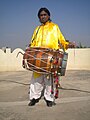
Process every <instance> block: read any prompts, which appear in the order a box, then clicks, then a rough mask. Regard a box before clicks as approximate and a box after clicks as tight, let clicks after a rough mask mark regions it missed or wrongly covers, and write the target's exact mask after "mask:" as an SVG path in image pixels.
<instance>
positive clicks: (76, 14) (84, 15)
mask: <svg viewBox="0 0 90 120" xmlns="http://www.w3.org/2000/svg"><path fill="white" fill-rule="evenodd" d="M41 7H46V8H48V9H49V11H50V13H51V20H52V21H53V22H54V23H56V24H58V25H59V27H60V30H61V32H62V33H63V35H64V37H65V39H67V40H69V41H71V42H73V41H74V42H75V43H76V45H79V44H80V43H81V44H82V45H83V46H87V47H90V0H0V48H2V47H5V46H6V47H9V48H12V49H15V48H22V49H23V50H24V49H25V48H26V46H27V45H28V44H29V43H30V40H31V37H32V34H33V31H34V29H35V28H36V27H37V26H38V25H40V22H39V19H38V17H37V13H38V10H39V9H40V8H41Z"/></svg>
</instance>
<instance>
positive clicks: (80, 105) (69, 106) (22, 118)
mask: <svg viewBox="0 0 90 120" xmlns="http://www.w3.org/2000/svg"><path fill="white" fill-rule="evenodd" d="M31 74H32V72H30V71H19V72H0V120H90V71H84V70H79V71H66V75H65V76H63V77H61V81H60V84H61V86H62V89H60V90H59V98H58V99H57V100H56V105H55V106H53V107H50V108H49V107H47V106H46V103H45V101H44V99H43V97H42V99H41V100H40V102H39V103H37V104H36V105H35V106H33V107H29V106H28V103H29V97H28V91H29V82H30V79H31Z"/></svg>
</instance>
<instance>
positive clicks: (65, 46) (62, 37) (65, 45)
mask: <svg viewBox="0 0 90 120" xmlns="http://www.w3.org/2000/svg"><path fill="white" fill-rule="evenodd" d="M57 30H58V40H59V42H60V44H61V45H62V47H63V48H64V50H66V49H67V48H68V44H69V43H68V42H66V40H65V38H64V36H63V34H62V33H61V31H60V29H59V27H58V26H57ZM59 47H60V45H59ZM60 48H61V47H60Z"/></svg>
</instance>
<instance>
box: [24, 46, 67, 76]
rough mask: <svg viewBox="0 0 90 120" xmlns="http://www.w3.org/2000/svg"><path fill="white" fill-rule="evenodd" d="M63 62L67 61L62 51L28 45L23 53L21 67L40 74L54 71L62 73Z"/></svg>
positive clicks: (63, 70)
mask: <svg viewBox="0 0 90 120" xmlns="http://www.w3.org/2000/svg"><path fill="white" fill-rule="evenodd" d="M65 62H67V61H66V57H65V55H64V53H63V52H61V51H59V50H52V49H48V48H41V47H30V48H28V49H26V51H25V53H24V55H23V67H24V68H26V69H28V70H31V71H34V72H37V73H42V74H49V73H51V72H55V71H56V72H58V73H59V74H60V75H64V73H65V69H66V66H65V65H66V63H65ZM63 72H64V73H63Z"/></svg>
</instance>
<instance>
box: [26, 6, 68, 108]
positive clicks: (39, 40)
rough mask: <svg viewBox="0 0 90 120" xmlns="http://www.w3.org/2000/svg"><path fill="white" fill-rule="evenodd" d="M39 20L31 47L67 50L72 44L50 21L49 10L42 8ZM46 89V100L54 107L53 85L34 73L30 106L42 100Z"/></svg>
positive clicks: (43, 76) (45, 78)
mask: <svg viewBox="0 0 90 120" xmlns="http://www.w3.org/2000/svg"><path fill="white" fill-rule="evenodd" d="M38 18H39V20H40V23H41V25H40V26H38V27H36V29H35V31H34V33H33V35H32V40H31V43H30V45H31V47H45V48H51V49H55V50H57V49H58V48H60V46H59V44H58V43H60V44H61V46H62V47H63V48H64V50H66V49H67V48H68V47H69V46H70V44H69V43H68V42H66V41H65V38H64V36H63V35H62V33H61V31H60V29H59V27H58V25H57V24H55V23H53V22H52V21H51V19H50V12H49V10H48V9H47V8H41V9H40V10H39V11H38ZM44 86H45V89H44V99H45V101H46V104H47V106H48V107H51V106H52V105H53V97H52V95H51V83H50V80H49V79H48V78H47V77H45V75H42V74H38V73H35V72H33V75H32V79H31V84H30V94H29V97H30V103H29V104H28V105H29V106H33V105H35V104H36V103H37V102H39V100H40V98H41V93H42V90H43V88H44Z"/></svg>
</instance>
